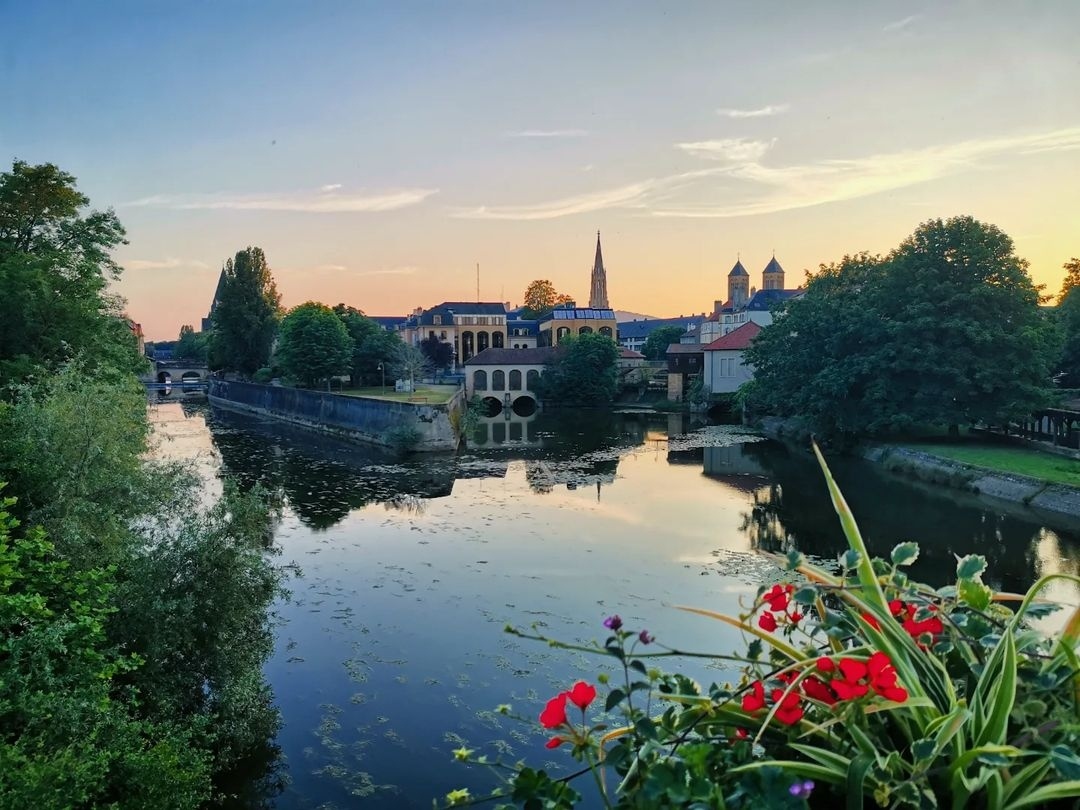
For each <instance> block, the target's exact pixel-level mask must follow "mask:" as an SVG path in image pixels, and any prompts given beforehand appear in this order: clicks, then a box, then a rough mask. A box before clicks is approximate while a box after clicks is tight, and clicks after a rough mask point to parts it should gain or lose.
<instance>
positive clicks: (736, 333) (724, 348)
mask: <svg viewBox="0 0 1080 810" xmlns="http://www.w3.org/2000/svg"><path fill="white" fill-rule="evenodd" d="M760 331H761V327H760V326H759V325H758V324H756V323H754V322H753V321H748V322H747V323H744V324H743V325H742V326H740V327H739V328H738V329H733V330H732V331H730V332H728V333H727V334H726V335H724V336H723V337H719V338H717V339H716V340H714V341H713V342H712V343H710V344H709V345H708V346H706V347H705V349H704V351H707V352H730V351H742V350H743V349H745V348H746V347H748V346H749V345H750V343H751V342H752V341H753V339H754V338H756V337H757V335H758V332H760Z"/></svg>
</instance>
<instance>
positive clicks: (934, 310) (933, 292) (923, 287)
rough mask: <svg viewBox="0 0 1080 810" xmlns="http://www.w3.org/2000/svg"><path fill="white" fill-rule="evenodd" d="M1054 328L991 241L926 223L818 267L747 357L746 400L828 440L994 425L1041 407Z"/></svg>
mask: <svg viewBox="0 0 1080 810" xmlns="http://www.w3.org/2000/svg"><path fill="white" fill-rule="evenodd" d="M1056 353H1057V345H1056V330H1055V328H1054V326H1053V324H1052V323H1050V322H1048V320H1047V319H1045V318H1043V317H1042V316H1041V315H1040V312H1039V292H1038V289H1037V288H1036V287H1035V285H1034V284H1033V283H1032V281H1031V278H1030V277H1029V276H1028V273H1027V263H1026V262H1025V261H1024V260H1022V259H1020V258H1018V257H1017V256H1016V254H1015V252H1014V251H1013V244H1012V240H1010V239H1009V238H1008V236H1006V235H1005V234H1004V233H1002V232H1001V231H1000V230H999V229H997V228H995V227H994V226H992V225H986V224H983V223H980V222H977V221H976V220H974V219H972V218H971V217H955V218H953V219H949V220H947V221H942V220H931V221H929V222H926V223H924V224H923V225H921V226H920V227H919V228H918V229H917V230H916V231H915V233H914V234H913V235H912V236H911V237H909V238H908V239H906V240H905V241H904V242H903V243H902V244H901V245H900V246H899V247H898V248H897V249H896V250H894V251H893V252H892V253H890V254H889V255H888V256H886V257H880V256H872V255H869V254H859V255H856V256H849V257H845V258H844V260H843V261H842V262H840V263H839V264H837V265H830V266H823V267H822V268H821V272H820V273H818V274H817V275H815V276H813V277H812V278H811V279H810V281H809V283H808V285H807V290H806V295H805V296H803V297H802V298H801V299H796V300H795V301H793V302H791V303H790V304H789V305H788V307H787V308H786V311H785V313H784V314H783V315H782V316H781V317H778V318H777V320H776V321H775V322H774V323H773V325H771V326H769V327H768V328H766V329H764V330H763V331H762V332H761V334H760V335H759V336H758V337H757V339H756V340H755V341H754V343H753V344H752V346H751V347H750V349H749V350H748V352H747V362H749V363H750V364H751V365H753V366H754V367H755V369H756V371H755V380H754V384H753V401H754V402H755V403H756V404H758V405H764V406H765V407H767V408H768V409H770V410H772V411H773V412H776V413H780V414H784V415H799V416H802V417H804V418H807V419H808V420H809V421H810V422H811V423H812V424H813V425H814V427H815V429H817V430H819V431H821V432H823V433H825V434H828V435H830V436H832V437H833V438H841V437H846V438H847V439H852V438H855V437H857V436H861V435H867V434H880V433H887V432H893V431H903V430H906V429H912V428H917V427H923V426H931V425H937V426H950V427H951V426H956V425H960V424H972V423H975V422H988V423H998V422H1001V421H1003V420H1006V419H1009V418H1015V417H1021V416H1024V415H1025V414H1027V413H1029V412H1030V411H1031V410H1032V409H1033V408H1036V407H1038V406H1039V405H1041V404H1042V403H1043V402H1044V401H1045V396H1046V389H1047V386H1048V385H1049V380H1050V369H1051V365H1052V362H1053V359H1054V357H1055V356H1056Z"/></svg>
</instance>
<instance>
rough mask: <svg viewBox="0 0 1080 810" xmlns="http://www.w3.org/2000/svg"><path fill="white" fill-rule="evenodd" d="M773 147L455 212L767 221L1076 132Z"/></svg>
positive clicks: (1072, 141)
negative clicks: (778, 162) (860, 150)
mask: <svg viewBox="0 0 1080 810" xmlns="http://www.w3.org/2000/svg"><path fill="white" fill-rule="evenodd" d="M774 143H775V141H774V140H773V141H758V140H748V139H743V138H731V139H718V140H711V141H694V142H686V143H677V144H675V146H676V147H677V148H678V149H680V150H682V151H683V152H685V153H686V154H688V155H692V156H694V157H698V158H703V159H707V160H709V161H711V162H712V163H713V165H712V166H711V167H710V168H706V169H700V170H697V171H690V172H682V173H679V174H674V175H670V176H667V177H654V178H649V179H645V180H640V181H638V182H634V183H627V184H625V185H621V186H618V187H615V188H609V189H602V190H599V191H591V192H587V193H583V194H577V195H573V196H569V197H562V198H559V199H556V200H551V201H548V202H541V203H534V204H530V205H500V206H488V205H484V206H479V207H476V208H470V209H465V210H460V211H457V212H456V213H454V214H453V216H455V217H459V218H465V219H497V220H545V219H555V218H557V217H565V216H572V215H574V214H583V213H588V212H591V211H600V210H604V209H609V208H623V209H630V210H638V211H641V212H643V213H647V214H651V215H654V216H663V217H697V218H725V217H742V216H754V215H760V214H771V213H776V212H779V211H789V210H792V209H797V208H809V207H811V206H816V205H823V204H826V203H832V202H840V201H844V200H854V199H858V198H861V197H868V196H871V195H874V194H880V193H883V192H887V191H894V190H897V189H901V188H907V187H909V186H915V185H918V184H921V183H927V182H930V181H932V180H937V179H939V178H942V177H947V176H950V175H955V174H959V173H961V172H965V171H973V170H977V169H980V168H985V167H986V166H987V165H989V164H990V162H991V161H993V160H995V159H999V158H1007V157H1018V156H1025V155H1033V154H1039V153H1049V152H1063V151H1069V150H1076V149H1080V126H1078V127H1070V128H1065V129H1059V130H1053V131H1050V132H1042V133H1030V134H1025V135H1006V136H1001V137H996V138H981V139H973V140H968V141H960V142H958V143H952V144H941V145H936V146H928V147H923V148H921V149H910V150H905V151H900V152H885V153H880V154H876V155H869V156H866V157H856V158H850V159H842V160H820V161H814V162H809V163H802V164H795V165H791V166H773V165H766V164H765V162H764V159H765V157H766V156H767V154H768V153H769V151H770V149H771V148H772V146H773V144H774ZM687 190H692V191H693V192H695V194H696V195H697V196H698V197H699V198H700V197H701V195H702V194H709V193H712V194H722V195H723V200H724V203H723V204H722V205H708V204H700V205H682V206H678V205H674V204H672V203H673V199H674V198H675V197H676V196H677V195H680V194H681V193H683V192H686V191H687Z"/></svg>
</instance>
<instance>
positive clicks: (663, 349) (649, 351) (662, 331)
mask: <svg viewBox="0 0 1080 810" xmlns="http://www.w3.org/2000/svg"><path fill="white" fill-rule="evenodd" d="M684 334H686V330H685V329H683V328H682V327H681V326H661V327H660V328H659V329H654V330H653V331H652V332H650V333H649V336H648V337H647V338H646V339H645V346H644V347H643V349H644V351H642V354H644V355H645V356H646V357H647V358H649V359H650V360H663V359H664V358H665V357H667V349H668V346H670V345H671V344H672V343H678V342H679V338H681V337H682V336H683V335H684Z"/></svg>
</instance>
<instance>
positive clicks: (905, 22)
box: [881, 14, 922, 31]
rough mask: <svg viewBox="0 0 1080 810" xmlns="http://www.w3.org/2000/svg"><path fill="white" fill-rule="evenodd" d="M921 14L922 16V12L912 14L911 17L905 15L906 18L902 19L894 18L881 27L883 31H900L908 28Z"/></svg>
mask: <svg viewBox="0 0 1080 810" xmlns="http://www.w3.org/2000/svg"><path fill="white" fill-rule="evenodd" d="M921 16H922V14H912V15H911V16H910V17H904V19H902V20H893V21H892V22H891V23H886V24H885V25H883V26H882V27H881V30H882V31H899V30H901V29H902V28H907V27H908V26H909V25H911V24H912V23H913V22H915V21H916V20H917V19H919V18H920V17H921Z"/></svg>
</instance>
